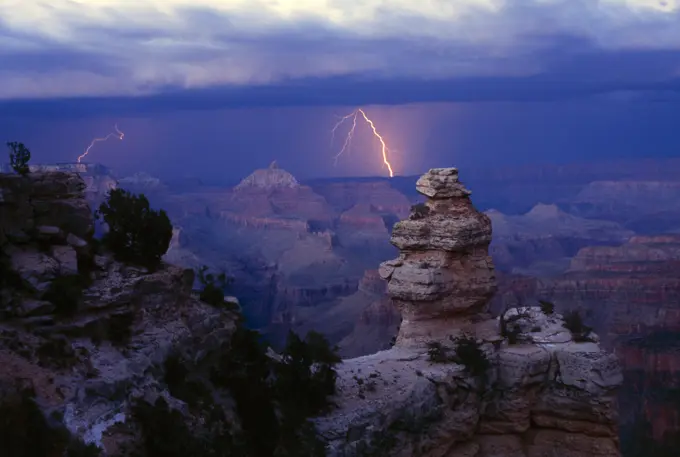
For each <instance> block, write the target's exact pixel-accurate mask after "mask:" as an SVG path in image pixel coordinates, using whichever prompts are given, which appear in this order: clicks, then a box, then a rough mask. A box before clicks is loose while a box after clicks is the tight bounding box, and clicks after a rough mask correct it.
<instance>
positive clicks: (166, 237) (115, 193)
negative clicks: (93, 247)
mask: <svg viewBox="0 0 680 457" xmlns="http://www.w3.org/2000/svg"><path fill="white" fill-rule="evenodd" d="M96 215H97V218H98V219H102V220H103V221H104V222H105V223H106V224H107V225H108V228H109V230H108V232H107V233H106V234H105V235H104V237H103V242H104V243H105V244H106V246H107V247H108V248H109V249H111V251H112V252H113V253H114V255H116V257H117V258H118V259H119V260H122V261H127V262H132V263H137V264H139V265H143V266H145V267H147V268H150V269H153V268H156V267H157V266H158V265H159V264H160V261H161V257H162V256H163V254H165V253H166V252H167V250H168V247H169V246H170V240H171V239H172V224H171V223H170V219H169V218H168V215H167V214H166V213H165V211H163V210H159V211H156V210H153V209H151V208H150V206H149V200H147V198H146V197H145V196H144V194H140V195H135V194H132V193H130V192H128V191H126V190H123V189H113V190H111V191H110V192H109V195H108V196H107V199H106V201H105V202H104V203H102V204H101V205H100V206H99V210H97V213H96Z"/></svg>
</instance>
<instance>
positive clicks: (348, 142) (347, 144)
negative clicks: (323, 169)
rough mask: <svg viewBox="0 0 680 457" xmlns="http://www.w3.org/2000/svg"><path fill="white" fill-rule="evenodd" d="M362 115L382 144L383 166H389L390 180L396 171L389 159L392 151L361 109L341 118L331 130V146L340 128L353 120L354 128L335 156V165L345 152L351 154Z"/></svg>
mask: <svg viewBox="0 0 680 457" xmlns="http://www.w3.org/2000/svg"><path fill="white" fill-rule="evenodd" d="M359 115H361V117H363V119H364V120H365V121H366V123H367V124H368V125H369V126H370V127H371V130H373V135H374V136H375V137H376V138H378V140H380V144H381V146H382V150H381V152H382V159H383V164H385V165H386V166H387V170H388V171H389V173H390V178H393V177H394V171H392V164H390V161H389V160H388V158H387V153H388V152H389V151H390V149H389V148H388V147H387V144H386V143H385V140H384V139H383V137H382V136H381V135H380V134H379V133H378V130H377V129H376V128H375V124H374V123H373V121H372V120H371V119H369V118H368V116H367V115H366V112H365V111H364V110H363V109H361V108H359V109H357V110H355V111H353V112H351V113H349V114H348V115H346V116H343V117H341V118H340V120H339V121H338V123H337V124H335V126H334V127H333V130H331V145H332V144H333V141H334V140H335V131H336V130H337V129H338V127H340V126H341V125H342V124H344V123H345V121H347V120H348V119H352V127H351V128H350V130H349V132H348V133H347V137H345V143H344V144H343V145H342V149H340V152H338V153H337V154H336V155H335V158H334V159H335V160H334V162H335V165H337V164H338V159H339V158H340V156H342V155H343V154H344V153H345V152H347V153H349V151H350V149H351V147H352V138H354V131H355V130H356V127H357V118H358V117H359Z"/></svg>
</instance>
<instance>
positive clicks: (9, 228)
mask: <svg viewBox="0 0 680 457" xmlns="http://www.w3.org/2000/svg"><path fill="white" fill-rule="evenodd" d="M84 191H85V183H84V182H83V180H82V179H80V178H79V177H78V176H77V175H75V174H72V173H66V172H53V173H49V172H40V173H30V174H29V175H27V176H26V177H23V176H19V175H9V174H0V246H1V245H2V244H4V243H6V242H12V243H15V244H24V243H27V242H29V241H31V240H32V239H38V238H40V239H57V240H60V241H63V242H66V239H67V237H68V235H69V234H71V235H72V236H76V237H78V238H81V239H87V238H89V237H90V236H91V235H92V233H93V231H94V225H93V222H92V214H91V212H90V207H89V205H88V203H87V201H86V200H85V198H84V197H85V194H84Z"/></svg>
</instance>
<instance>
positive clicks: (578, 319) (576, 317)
mask: <svg viewBox="0 0 680 457" xmlns="http://www.w3.org/2000/svg"><path fill="white" fill-rule="evenodd" d="M562 325H563V326H564V328H566V329H567V330H569V331H570V332H571V336H572V338H573V339H574V341H576V342H583V341H588V335H589V334H590V332H591V331H592V328H590V327H588V326H587V325H585V323H584V322H583V317H582V316H581V313H579V312H578V310H571V311H567V312H566V313H564V323H563V324H562Z"/></svg>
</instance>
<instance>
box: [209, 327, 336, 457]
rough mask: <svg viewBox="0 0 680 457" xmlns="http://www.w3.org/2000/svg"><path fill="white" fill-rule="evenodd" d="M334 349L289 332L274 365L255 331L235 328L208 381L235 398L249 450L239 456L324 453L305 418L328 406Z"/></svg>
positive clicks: (333, 375)
mask: <svg viewBox="0 0 680 457" xmlns="http://www.w3.org/2000/svg"><path fill="white" fill-rule="evenodd" d="M336 350H337V349H336V348H331V347H330V345H329V344H328V341H327V340H326V339H325V338H324V337H323V336H322V335H320V334H318V333H315V332H310V333H309V334H307V336H306V337H305V339H304V340H303V339H301V338H300V337H298V336H297V335H296V334H294V333H293V332H290V333H289V334H288V339H287V342H286V346H285V348H284V350H283V352H282V353H281V358H282V360H281V361H277V360H274V359H272V358H270V357H268V356H267V354H266V346H265V345H264V344H263V343H262V341H261V340H260V336H259V334H258V333H257V332H255V331H253V330H248V329H246V328H244V327H242V326H240V327H239V328H238V329H237V331H236V333H235V334H234V335H233V337H232V341H231V344H230V346H229V347H228V348H225V350H223V351H222V352H221V356H220V360H219V363H218V364H217V365H216V366H215V367H214V368H213V370H212V374H211V379H212V380H213V383H214V384H215V385H217V386H220V387H224V388H227V389H228V390H229V391H230V392H231V395H232V397H233V398H234V399H235V400H236V410H237V413H238V416H239V419H240V422H241V427H242V429H243V433H244V442H245V443H246V448H247V449H248V453H246V454H244V455H254V456H255V455H256V456H262V457H267V456H284V455H285V456H320V457H321V456H323V455H324V445H323V443H322V442H321V441H320V440H319V439H318V437H317V436H316V432H315V429H314V427H313V426H312V424H311V423H310V422H309V418H310V417H313V416H315V415H317V414H319V413H321V412H323V411H326V410H327V409H328V408H330V407H332V406H333V405H332V402H331V401H330V400H329V397H330V396H331V395H333V394H334V393H335V383H336V376H337V373H336V371H335V365H336V364H337V363H339V362H340V358H339V357H338V355H337V353H336Z"/></svg>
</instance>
